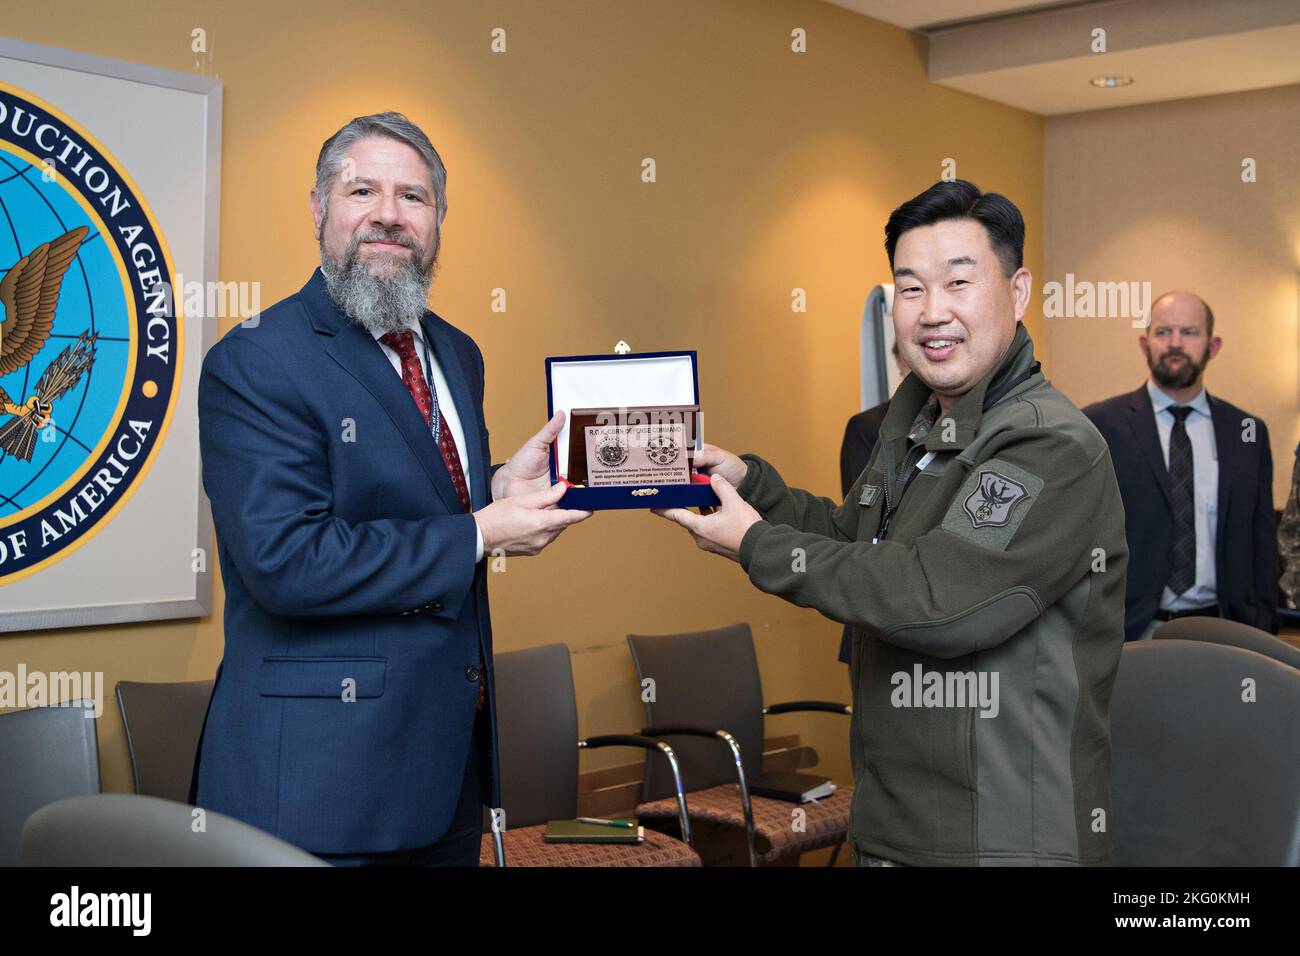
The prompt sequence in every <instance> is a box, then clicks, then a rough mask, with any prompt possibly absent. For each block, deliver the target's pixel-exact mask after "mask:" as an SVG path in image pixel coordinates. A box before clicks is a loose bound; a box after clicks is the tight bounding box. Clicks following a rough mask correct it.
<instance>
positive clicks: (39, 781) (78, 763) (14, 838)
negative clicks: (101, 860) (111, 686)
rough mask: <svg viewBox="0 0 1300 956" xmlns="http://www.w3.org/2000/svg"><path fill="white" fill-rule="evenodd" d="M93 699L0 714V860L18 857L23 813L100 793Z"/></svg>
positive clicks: (13, 860)
mask: <svg viewBox="0 0 1300 956" xmlns="http://www.w3.org/2000/svg"><path fill="white" fill-rule="evenodd" d="M93 708H94V703H93V702H92V701H89V700H77V701H72V702H70V703H69V704H67V705H66V706H58V707H33V708H32V709H30V710H20V711H16V712H14V713H10V714H3V715H0V866H15V865H17V863H18V844H19V838H20V835H21V834H22V829H23V824H24V823H26V822H27V818H28V817H30V816H31V815H32V814H33V813H35V812H36V811H37V810H39V809H40V808H41V807H44V806H46V805H47V804H51V803H54V802H55V801H56V800H62V799H64V798H65V797H75V796H82V795H86V794H94V793H99V744H98V742H97V740H96V738H95V719H94V717H93V716H92V717H87V716H86V713H87V712H88V711H89V712H91V713H92V714H93Z"/></svg>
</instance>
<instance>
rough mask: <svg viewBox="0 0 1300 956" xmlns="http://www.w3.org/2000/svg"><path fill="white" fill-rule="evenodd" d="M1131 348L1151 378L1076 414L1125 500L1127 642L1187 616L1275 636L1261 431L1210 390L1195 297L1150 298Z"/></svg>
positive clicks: (1203, 320)
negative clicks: (1146, 319)
mask: <svg viewBox="0 0 1300 956" xmlns="http://www.w3.org/2000/svg"><path fill="white" fill-rule="evenodd" d="M1138 344H1139V346H1140V347H1141V349H1142V353H1143V354H1144V355H1145V356H1146V360H1147V367H1148V368H1149V369H1150V370H1151V377H1150V378H1149V379H1148V380H1147V381H1146V383H1144V384H1143V385H1142V387H1141V388H1139V389H1137V390H1136V391H1134V392H1129V393H1128V394H1125V395H1117V396H1116V397H1114V398H1110V399H1107V400H1106V401H1103V402H1097V403H1096V404H1095V405H1089V406H1088V407H1087V408H1085V409H1084V410H1083V413H1084V414H1085V415H1087V416H1088V418H1090V419H1091V420H1092V423H1093V424H1094V425H1096V426H1097V430H1098V431H1100V432H1101V433H1102V435H1103V436H1104V437H1105V439H1106V443H1107V444H1108V445H1109V446H1110V456H1111V460H1112V461H1113V462H1114V465H1115V478H1116V479H1117V480H1118V481H1119V490H1120V495H1121V497H1123V499H1124V525H1125V534H1126V536H1127V538H1128V547H1129V560H1128V578H1127V581H1126V585H1127V589H1126V591H1125V596H1124V603H1125V615H1124V632H1125V639H1126V640H1130V641H1133V640H1142V639H1144V638H1149V637H1151V635H1152V634H1153V633H1154V632H1155V629H1156V628H1157V627H1159V626H1160V624H1162V623H1164V622H1165V621H1171V620H1174V619H1175V618H1180V617H1188V616H1204V617H1221V618H1227V619H1228V620H1231V621H1239V622H1241V623H1243V624H1249V625H1250V626H1251V627H1257V628H1259V629H1260V630H1263V631H1269V632H1271V633H1276V632H1277V628H1278V612H1277V605H1278V571H1277V538H1276V534H1277V531H1276V525H1275V524H1274V520H1273V456H1272V452H1271V451H1270V449H1269V443H1268V426H1267V425H1265V424H1264V422H1263V421H1262V420H1261V419H1258V418H1256V417H1255V416H1253V415H1251V414H1250V413H1249V412H1246V411H1243V410H1242V409H1240V408H1238V407H1237V406H1235V405H1232V404H1230V403H1228V402H1225V401H1224V400H1223V399H1221V398H1217V397H1215V396H1213V395H1211V394H1210V393H1209V392H1208V391H1206V389H1205V385H1204V381H1203V378H1204V374H1203V373H1204V372H1205V367H1206V366H1207V365H1208V364H1209V362H1210V360H1211V359H1212V358H1214V356H1215V355H1216V354H1218V351H1219V348H1220V347H1221V346H1222V344H1223V342H1222V340H1221V339H1220V338H1219V337H1218V336H1217V335H1215V334H1214V313H1213V312H1212V311H1210V307H1209V306H1208V305H1207V304H1206V303H1205V302H1204V301H1202V300H1201V298H1200V297H1199V296H1196V295H1193V294H1191V293H1190V292H1169V293H1166V294H1165V295H1162V296H1160V298H1158V299H1156V300H1155V302H1154V303H1152V306H1151V323H1150V326H1149V327H1148V328H1147V330H1146V333H1145V334H1144V335H1141V336H1139V338H1138Z"/></svg>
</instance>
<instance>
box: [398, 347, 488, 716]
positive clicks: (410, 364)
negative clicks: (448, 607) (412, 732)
mask: <svg viewBox="0 0 1300 956" xmlns="http://www.w3.org/2000/svg"><path fill="white" fill-rule="evenodd" d="M379 341H381V342H383V343H384V344H385V345H387V346H388V347H389V348H390V349H392V350H393V351H394V352H396V353H397V356H398V358H400V359H401V361H402V384H403V385H405V386H406V390H407V391H408V392H410V393H411V398H413V399H415V406H416V407H417V408H418V409H419V410H420V414H421V415H423V416H424V423H425V424H426V425H427V424H429V422H430V421H431V420H432V418H433V411H434V409H435V408H437V407H438V396H437V395H436V394H434V393H433V392H432V391H430V389H429V383H428V382H427V381H426V380H425V378H424V369H423V368H421V366H420V358H419V356H418V355H416V354H415V334H414V333H413V332H412V331H411V330H410V329H403V330H402V331H400V332H385V333H384V334H383V335H381V336H380V337H379ZM439 421H440V424H441V426H442V427H440V428H439V429H438V451H439V452H441V453H442V463H443V465H445V466H446V468H447V474H448V475H449V476H450V477H451V483H452V485H453V486H454V487H455V489H456V497H457V498H459V499H460V505H461V507H462V508H464V509H465V510H466V511H469V510H470V501H469V485H468V484H467V483H466V481H465V470H464V469H463V468H462V467H461V465H460V452H459V451H457V449H456V439H455V438H454V437H453V436H452V434H451V426H449V425H448V424H447V419H446V418H445V417H443V416H441V415H439ZM486 671H487V668H485V667H484V666H483V659H482V657H480V658H479V672H478V701H477V703H475V705H474V706H475V707H476V708H478V709H479V710H482V709H483V704H484V703H485V702H486V701H487V673H486Z"/></svg>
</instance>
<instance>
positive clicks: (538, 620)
mask: <svg viewBox="0 0 1300 956" xmlns="http://www.w3.org/2000/svg"><path fill="white" fill-rule="evenodd" d="M5 7H6V9H5V14H4V19H3V22H2V23H0V30H3V32H4V33H5V34H6V35H9V36H14V37H17V38H19V39H23V40H28V41H34V42H39V43H48V44H55V45H59V46H64V47H67V48H70V49H74V50H81V51H86V52H90V53H95V54H100V55H104V56H110V57H116V58H120V59H124V60H131V61H135V62H138V63H145V64H149V65H153V66H158V67H166V68H170V69H175V70H188V71H198V72H203V73H206V74H209V75H217V76H220V78H221V79H222V81H223V82H224V84H225V116H224V123H223V137H224V149H223V158H222V162H223V168H222V202H221V268H220V278H221V279H222V280H225V281H245V282H251V281H256V282H260V283H261V284H262V302H263V303H264V304H266V303H270V302H272V301H275V300H276V299H279V298H281V297H283V296H285V295H287V294H289V293H291V292H293V291H295V290H297V289H298V288H299V287H300V286H301V285H302V284H303V282H304V281H305V280H306V278H307V276H308V275H309V274H310V271H311V269H312V268H313V267H314V265H315V264H316V262H317V249H316V245H315V243H314V241H313V239H312V236H311V224H310V219H309V216H308V212H307V191H308V189H309V187H310V185H311V181H312V177H313V166H314V163H315V158H316V153H317V151H318V150H319V148H320V144H321V141H322V140H323V139H324V138H325V137H326V136H327V135H329V134H330V133H331V132H333V131H334V130H335V129H336V128H337V127H338V126H340V125H341V124H342V123H343V122H345V121H346V120H347V119H349V118H351V117H352V116H354V115H357V114H361V113H368V112H374V111H378V110H383V109H397V110H401V111H403V112H405V113H407V114H408V115H409V116H411V117H412V118H413V119H414V120H415V121H417V122H418V123H420V124H421V125H422V126H423V127H424V128H425V129H426V130H427V131H428V133H429V135H430V136H431V138H432V139H433V141H434V143H435V145H437V147H438V149H439V150H440V152H441V153H442V156H443V158H444V160H445V161H446V164H447V167H448V170H449V186H448V193H449V200H450V211H449V213H448V217H447V221H446V226H445V229H444V236H443V255H442V262H441V271H440V273H439V276H438V279H437V282H436V284H435V286H434V291H433V297H432V305H433V307H434V308H435V309H436V310H437V311H438V312H439V313H440V314H441V315H443V316H444V317H446V318H447V319H448V320H449V321H451V322H452V323H454V324H456V325H458V326H460V327H461V328H463V329H465V330H466V331H468V332H469V333H470V334H472V335H473V336H474V337H475V339H477V341H478V343H479V345H480V346H481V347H482V350H483V353H484V355H485V357H486V361H487V399H486V404H487V417H488V423H489V427H490V429H491V433H492V440H493V447H494V450H495V455H496V458H497V460H503V459H504V458H505V457H506V456H507V455H508V454H509V453H510V452H511V451H513V450H514V448H515V447H517V445H518V444H519V443H520V442H521V441H522V440H523V439H525V438H526V437H528V436H529V435H530V434H532V432H534V431H535V430H536V429H537V428H538V427H540V425H541V424H542V421H543V418H544V417H545V405H546V402H545V390H544V384H545V383H544V375H543V365H542V361H543V359H544V358H545V357H546V356H547V355H562V354H573V353H587V352H600V351H608V350H610V349H611V348H612V347H613V345H614V343H615V342H617V341H618V340H619V339H626V340H627V341H628V342H630V343H631V344H632V345H633V346H634V347H635V348H636V349H638V350H656V349H679V348H694V349H698V351H699V361H700V384H701V391H702V398H703V403H704V407H705V409H706V411H707V415H706V422H707V429H706V438H707V439H709V440H711V441H713V442H715V443H717V444H721V445H724V446H726V447H730V448H732V449H734V450H736V451H738V452H741V451H757V452H759V453H761V454H763V455H765V456H766V457H768V458H769V459H770V460H772V461H773V462H775V463H776V464H778V466H780V467H781V468H782V469H783V472H784V474H785V475H786V476H787V478H788V479H789V480H790V481H791V482H792V483H796V484H801V485H804V486H806V487H810V488H813V489H816V490H818V491H821V492H823V493H827V494H833V493H836V492H837V491H838V488H839V472H838V456H839V442H840V438H841V437H842V434H843V429H844V423H845V420H846V419H847V418H848V416H849V415H850V414H852V413H853V412H855V411H857V410H858V409H857V405H856V402H857V395H858V346H857V341H858V339H857V335H858V322H859V317H860V315H861V311H862V305H863V301H864V299H865V297H866V295H867V293H868V291H869V290H870V288H871V287H872V286H873V285H874V284H876V283H878V282H882V281H885V280H886V279H887V277H888V271H887V270H888V264H887V261H886V259H885V255H884V251H883V247H882V242H883V228H884V222H885V219H886V217H887V216H888V213H889V211H890V210H891V209H892V208H893V207H894V206H895V205H897V204H898V203H899V202H901V201H902V200H904V199H907V198H908V197H910V196H912V195H914V194H915V193H917V192H919V191H920V190H921V189H923V188H925V187H926V186H928V185H929V184H930V183H932V182H934V181H935V180H936V179H938V178H939V174H940V164H941V162H942V161H943V160H944V158H946V157H951V158H953V159H955V160H956V162H957V173H958V175H960V176H962V177H964V178H968V179H972V180H974V181H975V182H977V183H979V184H981V185H982V186H983V187H984V188H986V189H996V190H999V191H1002V192H1005V193H1007V194H1009V195H1010V196H1011V197H1012V198H1013V199H1014V200H1015V201H1016V202H1017V203H1018V204H1019V205H1020V206H1021V208H1022V210H1023V211H1024V213H1025V218H1026V220H1027V222H1028V228H1029V235H1028V244H1027V249H1026V253H1027V264H1028V265H1029V267H1030V268H1031V269H1032V270H1033V271H1034V272H1035V274H1038V273H1039V272H1040V271H1041V264H1042V235H1043V232H1042V221H1043V204H1042V193H1043V182H1042V166H1043V120H1042V119H1041V118H1040V117H1037V116H1033V115H1030V114H1027V113H1023V112H1020V111H1017V110H1014V109H1010V108H1007V107H1003V106H999V105H997V104H994V103H991V102H988V101H984V100H980V99H977V98H974V97H971V96H968V95H964V94H960V93H956V92H953V91H951V90H947V89H943V88H940V87H937V86H933V85H931V84H929V83H928V82H927V81H926V79H925V70H924V61H923V53H924V48H923V42H922V41H921V40H919V39H918V38H917V37H915V36H913V35H912V34H909V33H907V32H905V31H903V30H900V29H897V28H895V27H891V26H887V25H885V24H882V23H878V22H875V21H872V20H869V19H866V18H863V17H860V16H858V15H856V14H853V13H851V12H849V11H846V10H843V9H841V8H838V7H834V6H831V5H829V4H824V3H819V2H811V0H781V2H776V0H771V2H761V0H708V2H704V0H656V2H653V3H644V2H623V0H601V2H581V0H546V2H534V0H527V2H525V0H517V2H504V0H482V2H475V3H466V2H451V0H446V2H430V0H408V2H395V0H384V2H383V3H374V4H357V3H354V2H339V0H320V2H313V3H300V4H290V3H268V2H264V0H262V2H256V3H254V2H249V0H224V2H221V3H213V2H209V0H201V2H200V0H188V2H186V0H169V2H166V3H163V2H148V3H144V2H130V3H114V4H103V5H88V4H84V3H80V2H74V0H44V2H42V3H39V4H17V3H6V4H5ZM295 7H296V8H297V10H296V11H295V9H294V8H295ZM196 27H202V28H203V29H205V30H206V31H207V37H208V43H209V54H208V55H207V56H206V57H196V56H195V55H194V54H193V53H192V52H191V50H190V35H191V31H192V30H193V29H194V28H196ZM494 27H504V28H505V29H506V31H507V52H506V53H505V54H493V53H491V52H490V51H489V39H490V38H489V33H490V31H491V30H492V29H493V28H494ZM796 27H802V28H804V29H805V30H806V31H807V37H808V40H807V44H808V52H807V53H806V54H802V55H796V54H794V53H792V52H791V51H790V33H791V30H792V29H794V28H796ZM196 62H197V66H196ZM83 119H84V120H85V121H86V122H87V123H88V125H90V126H91V127H92V128H93V119H94V118H93V117H84V118H83ZM158 133H159V148H168V145H167V142H166V131H165V130H159V131H158ZM645 157H653V158H654V159H655V160H656V162H657V172H658V181H657V182H655V183H653V184H646V183H643V182H641V179H640V172H641V161H642V159H643V158H645ZM498 287H499V288H504V289H506V290H507V303H508V311H507V312H506V313H505V314H496V313H493V312H492V311H490V297H491V291H492V290H493V289H494V288H498ZM796 287H800V288H804V289H806V290H807V301H808V311H807V313H806V314H793V313H792V312H791V308H790V303H791V290H792V289H794V288H796ZM230 324H232V323H230V322H227V323H223V325H222V330H223V331H224V330H225V329H226V328H228V327H229V325H230ZM1039 325H1040V323H1039V322H1038V321H1037V320H1036V319H1031V321H1030V328H1031V331H1032V332H1034V333H1035V334H1037V332H1038V331H1039ZM145 501H146V496H145V495H137V496H136V497H135V499H134V500H133V501H132V502H131V503H130V505H129V506H130V507H143V506H144V505H145ZM2 598H3V595H2V594H0V599H2ZM221 600H222V595H221V591H220V587H219V586H218V593H217V603H218V611H217V612H216V613H214V614H213V615H212V617H211V618H208V619H204V620H199V621H179V622H172V623H158V624H149V625H125V626H114V627H97V628H86V629H76V630H61V631H49V632H42V633H39V634H29V635H15V636H7V637H2V638H0V667H5V668H10V669H13V668H15V667H16V666H17V662H18V661H24V662H26V664H27V666H28V667H29V668H30V669H38V670H62V669H76V670H85V669H102V670H103V671H104V672H105V684H106V687H107V688H109V689H110V693H111V687H112V686H113V685H114V684H115V683H116V682H117V681H119V680H123V679H130V680H149V681H163V680H195V679H200V678H206V677H210V676H211V675H212V674H213V672H214V671H215V668H216V665H217V662H218V660H219V659H220V657H221V652H222V616H221V613H220V610H219V605H220V603H221ZM492 610H493V619H494V624H495V630H496V644H497V649H498V650H499V651H509V650H512V649H518V648H523V647H530V646H535V645H538V644H544V643H550V642H556V641H563V642H566V643H567V644H568V645H569V647H570V648H571V650H572V651H573V661H574V672H575V680H576V685H577V692H578V696H579V718H580V730H581V732H582V733H584V734H593V733H604V732H614V731H619V730H625V729H629V728H632V727H635V726H639V725H640V723H641V721H642V719H643V710H642V705H641V703H640V699H639V694H638V690H639V688H638V687H637V685H636V683H635V680H634V674H633V670H632V665H631V661H630V658H629V656H628V652H627V649H626V643H625V635H626V634H628V633H629V632H634V631H635V632H640V633H667V632H673V631H684V630H691V629H696V628H706V627H715V626H720V625H724V624H729V623H732V622H735V621H748V622H750V624H751V626H752V627H753V629H754V634H755V639H756V644H757V650H758V660H759V664H760V666H761V668H762V675H763V681H764V692H765V696H766V698H767V700H768V701H773V702H774V701H777V700H789V699H794V698H828V699H838V700H844V701H847V699H848V677H847V673H846V671H847V669H846V668H845V667H844V666H843V665H841V664H839V663H837V662H836V661H835V656H836V652H837V648H838V643H839V634H840V629H839V626H838V625H835V624H833V623H831V622H829V621H827V620H826V619H825V618H822V617H821V616H820V615H818V614H816V613H815V612H812V611H808V610H803V609H799V608H796V607H794V606H792V605H789V604H786V603H784V602H782V601H780V600H778V599H776V598H773V597H770V596H768V595H765V594H762V593H760V592H758V591H756V590H755V589H754V588H753V587H752V586H751V585H750V584H749V582H748V581H747V579H746V578H745V576H744V574H743V572H742V571H741V570H740V569H739V568H738V567H737V566H736V565H733V564H730V563H728V562H725V561H723V560H722V559H720V558H717V557H713V556H710V555H706V554H703V553H700V552H697V551H696V550H695V548H694V545H693V544H692V543H691V541H690V540H689V538H688V537H687V536H686V535H685V533H684V532H682V531H680V530H679V529H676V528H673V527H672V526H670V525H668V523H667V522H664V521H662V520H661V519H658V518H655V517H654V516H652V515H650V514H648V513H606V514H600V515H597V516H596V517H595V518H594V519H592V520H591V521H588V522H587V523H585V524H583V525H581V526H579V527H577V528H575V529H573V530H572V531H570V532H568V533H566V535H565V536H564V537H563V538H562V539H561V540H560V541H559V542H558V543H557V544H556V545H555V546H554V547H553V548H551V549H550V550H549V551H548V552H547V553H545V554H544V555H543V556H541V557H540V558H535V559H525V558H519V559H510V562H509V566H508V570H507V572H506V573H504V574H498V575H495V576H494V577H493V580H492ZM768 729H769V731H770V732H780V733H790V732H797V733H800V734H802V735H803V737H804V739H805V741H806V742H809V743H811V744H812V745H813V746H815V747H816V748H817V750H818V751H819V752H820V753H821V755H822V764H821V766H822V768H824V769H826V771H827V772H828V773H830V774H831V775H832V776H833V777H835V778H836V779H837V780H840V781H842V782H847V781H848V780H849V779H850V771H849V760H848V748H847V722H846V721H845V720H844V719H842V718H837V717H833V716H829V715H813V716H781V717H776V718H773V719H771V720H770V721H769V722H768ZM99 733H100V745H101V764H102V767H103V775H104V786H105V789H107V790H117V791H122V790H129V789H130V786H131V784H130V772H129V764H128V762H127V756H126V747H125V739H124V736H123V732H122V727H121V722H120V719H119V717H118V715H117V713H116V710H115V709H110V710H108V711H107V712H106V713H105V716H104V718H103V720H102V721H101V723H100V726H99ZM634 759H637V758H636V757H634V756H629V755H627V754H623V753H617V752H613V751H603V752H601V753H599V754H593V755H590V756H584V758H583V760H584V767H587V768H593V767H598V766H607V765H610V764H616V763H625V762H629V761H631V760H634Z"/></svg>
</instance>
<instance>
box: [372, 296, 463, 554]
mask: <svg viewBox="0 0 1300 956" xmlns="http://www.w3.org/2000/svg"><path fill="white" fill-rule="evenodd" d="M406 327H407V328H408V329H410V330H411V331H412V332H413V333H415V354H416V355H417V356H419V359H420V368H422V369H423V370H424V380H425V382H427V383H428V384H429V388H430V390H435V391H436V392H437V396H438V399H437V401H438V414H439V415H441V416H442V427H444V428H450V429H451V437H452V438H454V439H456V453H457V455H458V456H459V458H460V467H461V470H462V471H464V472H465V483H466V485H467V486H468V484H469V480H470V473H469V459H468V458H467V457H465V449H466V445H465V430H464V429H463V428H462V427H461V424H460V416H459V415H458V414H456V402H455V400H454V399H453V398H452V397H451V386H450V385H448V384H447V378H446V376H445V375H443V374H442V366H440V365H439V364H438V357H437V355H435V354H434V351H433V347H432V346H429V354H428V355H427V356H426V355H425V354H424V349H425V346H424V344H423V343H424V329H423V327H421V325H420V322H419V320H418V319H410V320H408V321H407V323H406ZM370 334H371V335H372V336H374V339H375V341H376V342H379V337H380V336H381V335H383V334H384V333H382V332H375V331H374V330H371V332H370ZM379 347H380V348H381V349H383V350H384V354H385V355H387V356H388V362H389V364H390V365H392V366H393V371H395V372H396V373H397V377H398V378H401V377H402V357H401V356H400V355H398V354H397V352H395V351H394V350H393V349H390V348H389V347H388V346H387V345H385V344H384V343H383V342H379ZM426 358H427V359H428V361H427V362H426V361H425V359H426ZM430 366H432V368H430ZM474 531H475V534H476V535H477V536H478V543H477V544H476V546H475V552H474V563H475V564H477V563H478V562H479V561H481V560H483V530H482V529H481V528H479V526H478V519H475V521H474Z"/></svg>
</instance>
